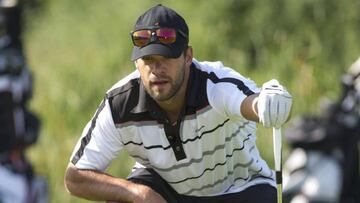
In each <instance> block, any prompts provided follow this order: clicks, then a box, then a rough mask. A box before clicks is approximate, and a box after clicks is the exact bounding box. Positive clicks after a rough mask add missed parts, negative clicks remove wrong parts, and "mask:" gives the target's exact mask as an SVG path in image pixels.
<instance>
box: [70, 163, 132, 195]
mask: <svg viewBox="0 0 360 203" xmlns="http://www.w3.org/2000/svg"><path fill="white" fill-rule="evenodd" d="M134 185H135V184H134V183H131V182H129V181H127V180H124V179H119V178H115V177H112V176H110V175H107V174H104V173H101V172H97V171H93V170H79V169H77V168H76V167H75V166H74V165H72V164H69V166H68V168H67V170H66V174H65V186H66V188H67V189H68V191H69V192H70V193H71V194H72V195H75V196H78V197H82V198H85V199H89V200H96V201H106V200H114V201H125V202H132V201H133V199H134V194H135V191H134V190H135V188H134Z"/></svg>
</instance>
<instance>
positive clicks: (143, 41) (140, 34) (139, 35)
mask: <svg viewBox="0 0 360 203" xmlns="http://www.w3.org/2000/svg"><path fill="white" fill-rule="evenodd" d="M132 40H133V42H134V45H135V46H139V47H142V46H145V45H147V44H148V43H149V42H150V40H151V31H150V30H138V31H135V32H134V33H133V34H132Z"/></svg>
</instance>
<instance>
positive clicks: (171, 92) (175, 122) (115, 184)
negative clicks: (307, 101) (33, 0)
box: [65, 5, 292, 203]
mask: <svg viewBox="0 0 360 203" xmlns="http://www.w3.org/2000/svg"><path fill="white" fill-rule="evenodd" d="M131 37H132V40H133V43H134V48H133V52H132V56H131V59H132V60H133V61H134V63H135V66H136V71H134V72H133V73H131V74H130V75H128V76H127V77H125V78H124V79H122V80H120V81H119V82H118V83H116V84H115V85H114V86H113V87H112V88H111V89H110V90H109V91H108V92H107V93H106V96H105V98H104V100H103V102H102V103H101V104H100V106H99V108H98V110H97V112H96V113H95V115H94V117H93V118H92V120H91V121H90V122H89V123H88V125H87V126H86V127H85V129H84V132H83V135H82V137H81V138H80V140H79V142H78V144H77V146H76V148H75V150H74V153H73V155H72V156H71V163H70V164H69V166H68V168H67V171H66V176H65V184H66V187H67V189H68V190H69V191H70V192H71V193H72V194H73V195H76V196H79V197H83V198H86V199H90V200H107V201H113V202H136V203H140V202H148V203H163V202H204V203H205V202H206V203H208V202H224V203H225V202H229V203H230V202H252V203H256V202H267V203H269V202H275V201H276V189H275V187H274V185H275V183H274V173H273V171H272V170H271V169H270V168H269V167H268V166H267V164H266V163H265V161H264V160H263V159H262V158H261V157H260V155H259V151H258V149H257V147H256V145H255V139H256V137H255V130H256V123H255V122H254V121H260V122H262V123H263V124H264V125H265V126H266V127H272V126H275V127H280V126H281V125H282V124H283V123H285V122H286V120H287V118H288V116H289V112H290V108H291V103H292V99H291V96H290V94H289V93H288V92H287V91H286V90H284V88H283V87H282V86H281V85H280V84H279V83H278V82H277V81H276V80H271V81H270V82H268V83H265V84H264V85H263V88H262V90H261V92H260V94H259V91H260V89H258V88H257V87H256V84H255V83H254V82H253V81H250V80H248V79H245V78H244V77H242V76H241V75H240V74H238V73H236V72H235V71H233V70H232V69H230V68H226V67H223V65H222V64H221V63H220V62H214V63H212V62H198V61H196V60H195V59H194V58H193V50H192V48H191V47H190V46H189V45H188V41H189V31H188V27H187V25H186V22H185V20H184V19H183V18H182V17H181V16H179V15H178V14H177V13H176V12H175V11H173V10H171V9H169V8H167V7H164V6H162V5H157V6H155V7H153V8H151V9H149V10H148V11H146V12H145V13H144V14H143V15H142V16H140V17H139V18H138V20H137V22H136V25H135V28H134V31H133V32H131ZM121 149H125V150H126V151H127V152H128V153H129V155H130V156H132V157H133V158H134V159H135V160H136V164H135V166H134V168H133V171H132V173H131V175H130V176H129V177H128V178H127V179H121V178H117V177H112V176H110V175H107V174H105V173H104V172H103V171H104V170H105V169H106V168H107V166H108V165H109V164H110V162H111V160H112V159H114V158H115V157H116V155H117V153H118V152H119V151H120V150H121Z"/></svg>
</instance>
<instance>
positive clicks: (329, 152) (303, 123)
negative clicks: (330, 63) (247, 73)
mask: <svg viewBox="0 0 360 203" xmlns="http://www.w3.org/2000/svg"><path fill="white" fill-rule="evenodd" d="M341 82H342V86H343V92H342V95H341V97H340V100H339V101H338V102H337V103H327V104H324V103H321V105H320V107H321V114H320V115H306V116H303V117H301V118H298V119H296V120H295V121H294V122H293V124H292V126H290V127H289V128H287V129H286V130H285V133H284V135H285V139H286V140H287V141H288V143H289V145H290V147H291V150H290V154H289V156H288V158H287V160H286V161H285V163H284V168H283V174H284V190H283V197H284V202H288V203H307V202H309V203H325V202H326V203H359V202H360V175H359V149H358V146H359V140H360V58H359V60H358V61H356V62H355V63H354V64H353V65H352V66H351V67H350V69H349V71H348V72H347V73H346V74H344V75H343V77H342V80H341Z"/></svg>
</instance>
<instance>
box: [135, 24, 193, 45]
mask: <svg viewBox="0 0 360 203" xmlns="http://www.w3.org/2000/svg"><path fill="white" fill-rule="evenodd" d="M178 34H180V35H182V36H183V37H184V38H186V39H187V36H186V34H185V33H184V32H182V31H181V30H177V29H174V28H156V29H141V30H135V31H132V32H131V33H130V35H131V39H132V41H133V44H134V45H135V46H137V47H143V46H146V45H148V44H150V43H152V42H160V43H161V44H165V45H168V44H172V43H174V42H175V41H176V38H177V37H178Z"/></svg>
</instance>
